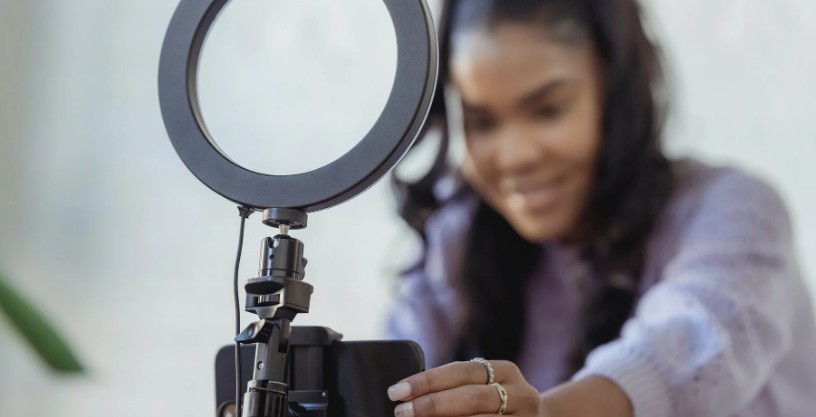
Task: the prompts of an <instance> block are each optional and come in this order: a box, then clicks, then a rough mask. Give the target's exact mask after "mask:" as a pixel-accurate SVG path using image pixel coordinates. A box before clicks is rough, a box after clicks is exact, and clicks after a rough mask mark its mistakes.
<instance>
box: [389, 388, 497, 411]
mask: <svg viewBox="0 0 816 417" xmlns="http://www.w3.org/2000/svg"><path fill="white" fill-rule="evenodd" d="M508 397H509V394H508ZM501 405H502V401H501V397H499V392H498V390H497V389H496V388H495V387H491V386H488V385H467V386H462V387H457V388H453V389H449V390H447V391H442V392H435V393H432V394H428V395H423V396H421V397H419V398H416V399H414V400H412V401H410V402H407V403H403V404H400V405H398V406H397V408H396V409H394V414H395V415H396V416H397V417H459V416H472V415H476V414H495V413H496V412H497V411H498V410H499V407H501ZM507 405H508V409H507V411H505V413H507V414H511V413H512V412H513V411H512V407H511V404H510V402H509V401H508V404H507Z"/></svg>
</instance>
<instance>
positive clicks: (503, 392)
mask: <svg viewBox="0 0 816 417" xmlns="http://www.w3.org/2000/svg"><path fill="white" fill-rule="evenodd" d="M489 385H490V386H491V387H494V388H496V390H497V391H499V398H501V402H502V404H501V407H499V411H496V414H498V415H500V416H501V415H504V413H505V411H507V390H505V389H504V387H503V386H502V385H501V384H499V383H498V382H493V383H491V384H489Z"/></svg>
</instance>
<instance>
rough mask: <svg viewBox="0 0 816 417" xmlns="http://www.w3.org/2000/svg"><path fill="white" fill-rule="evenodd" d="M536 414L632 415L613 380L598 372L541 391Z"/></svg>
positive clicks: (547, 416)
mask: <svg viewBox="0 0 816 417" xmlns="http://www.w3.org/2000/svg"><path fill="white" fill-rule="evenodd" d="M540 407H541V408H540V410H539V416H540V417H633V416H634V412H633V410H632V403H631V402H629V397H627V396H626V393H625V392H623V390H622V389H620V387H618V385H617V384H615V383H614V382H612V381H611V380H609V379H606V378H604V377H599V376H590V377H587V378H584V379H581V380H578V381H574V382H568V383H566V384H563V385H560V386H558V387H556V388H554V389H551V390H549V391H547V392H545V393H543V394H541V405H540Z"/></svg>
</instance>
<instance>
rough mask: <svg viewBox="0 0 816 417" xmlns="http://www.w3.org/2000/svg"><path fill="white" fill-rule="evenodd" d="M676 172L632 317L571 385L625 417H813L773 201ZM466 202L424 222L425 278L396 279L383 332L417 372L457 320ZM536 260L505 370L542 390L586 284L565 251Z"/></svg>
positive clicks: (469, 209) (553, 247)
mask: <svg viewBox="0 0 816 417" xmlns="http://www.w3.org/2000/svg"><path fill="white" fill-rule="evenodd" d="M677 172H678V185H677V188H676V191H675V195H674V196H673V198H672V200H671V201H670V203H669V204H668V206H667V207H666V209H665V211H664V214H663V216H662V218H661V220H660V222H659V224H658V227H657V228H656V230H655V231H654V232H653V235H652V237H651V239H650V242H649V246H648V250H647V258H646V264H645V269H644V274H643V277H642V288H641V289H640V291H641V297H640V298H639V302H638V304H637V308H636V312H635V314H634V316H633V317H632V318H631V319H630V320H629V321H628V322H627V323H626V325H625V326H624V328H623V331H622V334H621V336H620V338H619V339H617V340H615V341H613V342H611V343H609V344H607V345H604V346H601V347H599V348H597V349H595V350H594V351H593V352H592V353H591V354H590V355H589V357H588V358H587V362H586V366H585V367H584V368H583V369H582V370H581V371H580V372H578V373H577V374H576V375H575V376H574V379H580V378H584V377H587V376H590V375H601V376H604V377H607V378H610V379H612V380H613V381H615V382H616V383H617V384H618V385H619V386H620V387H621V388H622V389H623V390H624V391H625V392H626V393H627V394H628V396H629V398H630V399H631V401H632V404H633V405H634V410H635V415H636V416H637V417H669V416H671V417H675V416H678V417H687V416H695V417H730V416H740V417H749V416H750V417H760V416H761V417H765V416H769V417H770V416H791V417H793V416H802V417H804V416H811V417H812V416H816V323H814V314H813V311H812V309H811V304H810V300H809V297H808V291H807V288H806V287H805V285H804V283H803V281H802V279H801V277H800V273H799V270H798V266H797V261H796V257H795V254H794V250H793V247H792V242H791V240H792V239H791V226H790V221H789V219H788V215H787V213H786V210H785V207H784V205H783V203H782V202H781V201H780V199H779V197H778V196H777V194H776V193H775V192H774V191H773V190H772V189H771V188H769V187H768V186H767V185H765V184H764V183H762V182H760V181H758V180H756V179H754V178H751V177H749V176H746V175H745V174H742V173H740V172H738V171H735V170H732V169H725V168H711V167H708V166H705V165H703V164H701V163H698V162H695V161H692V160H684V161H680V162H678V163H677ZM474 206H475V205H474V204H472V203H468V202H463V203H461V204H452V205H448V206H446V207H445V208H444V209H442V210H440V211H439V212H438V213H437V214H436V215H435V216H434V218H432V219H431V221H429V223H428V225H427V235H428V253H427V259H426V266H425V270H424V271H423V272H421V273H416V274H413V275H409V276H407V277H405V280H404V281H403V283H402V286H401V288H400V294H399V298H398V301H397V304H396V307H395V310H394V312H393V314H392V316H391V319H390V321H389V333H390V336H391V337H393V338H400V339H411V340H416V341H417V342H418V343H419V344H420V345H421V346H422V348H423V350H424V351H425V355H426V364H427V366H428V367H429V368H430V367H435V366H438V365H441V364H444V363H446V362H449V361H451V359H452V356H451V355H452V350H453V346H452V345H453V342H454V341H453V340H452V339H453V338H452V337H451V335H452V334H453V333H454V332H455V330H454V329H456V328H457V326H458V324H459V323H461V321H462V319H463V317H462V316H463V314H462V313H463V312H462V303H461V302H460V300H459V298H458V295H457V293H456V292H455V291H454V290H453V287H452V285H451V282H450V279H451V277H452V276H454V274H455V260H456V259H457V257H458V256H459V254H460V253H461V252H460V251H461V250H462V249H463V248H462V247H463V238H464V236H465V233H466V232H467V230H468V228H469V227H470V225H469V221H470V218H471V216H472V213H473V208H474ZM544 252H545V253H546V260H545V261H544V262H542V263H541V267H540V268H538V270H537V271H536V272H535V276H534V277H533V279H532V280H531V282H530V284H529V289H528V291H527V297H528V299H527V306H528V307H527V309H528V315H529V316H528V317H529V319H528V324H527V329H526V339H525V340H526V342H525V345H524V346H523V347H522V351H521V354H520V357H519V360H518V361H517V364H518V366H519V367H520V368H521V370H522V372H523V373H524V376H525V377H526V378H527V380H528V381H529V382H530V383H531V384H532V385H533V386H535V387H537V388H538V389H539V390H540V391H545V390H547V389H549V388H551V387H553V386H554V385H556V384H558V383H559V382H560V381H559V380H560V378H561V376H562V375H563V373H564V372H565V368H564V367H565V366H566V356H567V354H568V349H569V342H570V341H571V340H573V337H572V334H571V333H572V332H573V331H574V329H575V323H576V321H577V320H578V315H579V313H580V310H581V306H582V304H583V302H584V300H585V299H586V293H587V288H588V286H589V285H591V281H590V279H589V275H588V269H587V267H586V265H584V264H583V263H582V262H581V260H580V259H579V257H578V256H577V252H576V250H575V249H573V248H568V247H563V246H559V245H557V244H554V243H551V244H546V250H545V251H544ZM511 401H512V399H511Z"/></svg>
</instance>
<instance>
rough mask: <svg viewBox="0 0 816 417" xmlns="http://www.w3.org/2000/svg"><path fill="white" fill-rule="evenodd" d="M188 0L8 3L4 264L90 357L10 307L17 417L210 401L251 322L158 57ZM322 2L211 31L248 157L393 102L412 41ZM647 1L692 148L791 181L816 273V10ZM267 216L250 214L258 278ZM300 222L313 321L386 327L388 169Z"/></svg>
mask: <svg viewBox="0 0 816 417" xmlns="http://www.w3.org/2000/svg"><path fill="white" fill-rule="evenodd" d="M314 1H315V2H316V1H317V0H314ZM173 3H174V2H172V1H166V0H141V1H138V2H137V1H132V2H121V1H116V2H112V1H103V0H63V1H60V2H46V1H44V0H27V1H26V2H19V1H16V0H0V48H2V49H0V71H1V73H0V265H2V268H3V269H4V270H5V271H7V273H8V274H10V275H11V276H12V278H13V281H14V283H15V284H16V285H17V286H18V287H20V288H21V289H23V290H25V291H26V292H27V293H28V294H29V295H30V296H31V298H32V299H36V300H37V302H38V304H39V305H40V306H41V308H42V309H44V310H45V311H47V312H48V314H49V315H50V316H51V317H52V318H53V320H54V321H56V322H57V323H58V324H59V325H60V327H61V328H62V329H63V331H64V332H65V333H66V334H67V335H68V336H69V337H70V339H71V340H72V341H73V342H74V344H75V345H76V347H77V349H78V350H79V351H80V352H81V354H82V356H83V358H84V360H85V362H86V363H87V364H88V365H89V367H90V369H91V372H90V374H89V375H88V376H86V377H82V378H69V379H65V378H57V377H54V376H53V375H50V374H49V373H48V372H47V371H46V370H45V369H44V368H43V367H42V365H41V364H40V363H39V362H38V361H37V359H36V358H34V357H32V355H31V354H30V353H29V351H28V349H27V348H26V347H25V346H23V344H22V343H21V342H20V341H19V340H18V339H17V338H16V337H15V336H14V335H13V334H12V333H11V332H10V329H9V328H8V326H7V325H6V323H5V322H4V321H3V320H0V415H3V416H5V415H9V416H10V415H52V416H79V415H87V416H108V415H111V414H116V415H118V416H134V417H135V416H144V415H177V416H198V415H212V414H211V413H212V407H213V404H212V403H213V399H212V393H213V375H212V360H213V355H214V353H215V351H216V350H217V349H218V348H219V346H221V345H223V344H225V343H227V342H228V341H229V340H230V338H231V333H232V313H231V308H232V305H231V279H232V276H231V273H232V262H233V256H234V250H235V244H236V239H237V226H238V217H237V213H236V210H235V208H234V206H233V205H232V204H230V203H229V202H227V201H225V200H223V199H222V198H220V197H219V196H217V195H215V194H213V193H212V192H210V191H209V190H208V189H207V188H206V187H204V186H203V185H201V184H200V183H198V182H197V180H196V179H195V178H194V177H193V176H192V175H191V174H190V173H189V172H188V171H187V170H186V168H184V166H183V165H182V163H181V162H180V161H179V160H178V159H177V157H176V155H175V153H174V151H173V149H172V146H171V145H170V142H169V141H168V140H167V137H166V134H165V132H164V129H163V126H162V123H161V116H160V113H159V110H158V104H157V100H158V99H157V92H156V67H157V59H158V55H159V48H160V46H161V40H162V37H163V31H164V29H165V27H166V24H167V22H168V21H169V18H170V15H171V14H172V11H173V8H174V4H173ZM317 3H318V4H317V5H313V3H309V4H303V3H294V2H293V4H291V5H288V6H287V9H286V11H285V13H284V11H277V10H278V9H276V8H275V7H280V6H275V5H271V4H270V2H260V1H259V0H254V1H252V0H243V3H237V2H236V3H235V4H234V5H233V6H231V8H230V9H228V11H227V14H225V15H224V18H223V20H221V21H220V22H219V25H217V26H216V29H215V32H214V33H213V37H212V38H211V43H210V44H209V47H211V49H208V50H207V52H205V56H204V62H203V64H202V79H203V80H202V102H203V103H202V105H203V108H204V112H205V117H206V120H207V123H208V125H209V127H210V130H211V131H212V132H213V134H214V135H215V137H216V138H218V139H219V141H220V143H221V144H222V145H223V146H224V148H225V149H226V151H227V152H228V153H229V154H230V155H231V156H233V157H234V158H235V159H236V160H238V161H240V162H242V163H245V164H247V165H248V166H251V167H253V168H254V167H257V169H259V170H271V171H272V172H275V173H284V172H292V171H294V170H297V169H298V168H302V167H304V166H306V167H311V168H314V167H317V166H319V165H322V164H323V163H325V162H327V161H328V160H331V159H332V158H334V157H336V156H338V155H339V154H340V153H342V152H343V151H344V150H345V149H347V148H348V147H350V146H351V145H352V144H353V143H354V142H355V140H356V139H357V138H358V137H360V135H361V134H362V133H363V132H365V131H366V130H367V128H368V126H369V125H370V124H371V122H372V121H373V119H374V118H376V115H377V114H378V112H379V110H380V109H381V108H382V105H383V103H384V102H385V97H386V95H387V92H388V86H389V80H390V77H392V76H393V71H394V62H393V61H394V59H395V51H394V44H393V42H394V41H393V34H391V33H390V32H389V28H388V25H387V20H385V19H386V17H385V9H384V7H383V6H382V5H380V4H379V3H378V2H372V1H370V0H346V2H344V3H343V7H339V6H337V4H338V3H337V2H336V1H332V0H321V1H319V2H317ZM649 9H650V11H651V12H652V16H653V19H654V21H655V22H657V24H656V26H657V27H658V28H659V29H658V30H657V32H658V34H659V36H660V37H661V38H662V39H663V40H664V41H665V46H666V50H667V54H668V55H669V57H670V59H671V63H672V64H673V66H674V69H675V71H674V76H675V79H676V81H677V84H676V95H677V101H678V105H677V114H678V116H677V118H676V119H675V122H674V124H673V125H672V128H671V134H670V136H671V139H672V149H673V151H674V152H675V153H693V154H697V155H701V156H703V157H705V158H707V159H710V160H713V161H728V162H733V163H737V164H740V165H741V166H745V167H748V168H750V169H752V170H754V171H755V172H758V173H760V174H761V175H763V176H765V177H766V178H768V179H769V180H770V181H772V182H773V183H774V184H775V185H776V186H777V187H778V188H779V189H780V191H781V192H782V194H783V195H784V197H785V199H786V200H787V202H788V203H789V206H790V207H791V211H792V213H793V214H794V218H795V221H796V225H797V232H798V237H797V239H798V245H799V249H800V252H801V259H802V261H803V264H804V266H805V270H806V271H807V272H808V273H809V275H810V276H816V260H814V256H812V255H813V254H814V253H816V218H814V217H813V216H812V214H811V213H814V212H816V191H814V187H813V186H811V185H809V180H810V179H811V178H816V168H815V167H814V165H815V164H816V122H815V121H814V120H816V118H814V117H813V116H812V115H811V114H810V113H812V112H814V110H816V98H815V97H816V80H814V78H812V75H813V74H816V53H814V50H813V45H814V41H816V26H814V25H812V22H813V16H816V6H814V4H813V3H812V2H809V1H805V0H784V1H783V0H780V1H776V2H773V3H769V2H763V1H759V0H752V1H748V0H718V1H717V0H715V1H706V2H703V1H701V0H689V1H684V2H676V1H673V0H651V1H650V4H649ZM281 14H283V17H281ZM372 31H373V33H374V34H375V35H373V36H372V35H370V33H371V32H372ZM359 45H365V47H364V48H363V47H358V46H359ZM209 47H208V48H209ZM324 63H325V64H324ZM265 75H268V77H265ZM281 145H285V146H286V149H287V153H286V154H282V153H281V152H280V151H279V150H280V148H281ZM309 150H312V151H313V152H309ZM273 163H274V164H273ZM268 232H269V230H268V229H266V228H265V227H263V226H261V225H260V224H259V222H258V219H257V218H253V219H252V220H251V221H250V222H249V228H248V234H247V240H246V252H245V256H244V263H243V267H242V273H241V275H242V278H248V277H251V276H252V275H253V270H254V269H255V268H256V261H257V253H256V252H257V242H258V241H259V240H260V239H261V238H262V237H263V236H264V234H265V233H268ZM297 236H298V237H299V238H302V239H303V240H304V241H305V243H306V251H307V257H309V258H310V263H309V267H308V270H309V280H310V281H311V282H312V283H313V284H314V285H315V288H316V293H315V296H314V298H313V304H312V305H313V309H312V313H310V314H309V315H307V316H303V317H301V318H298V320H297V322H298V324H320V325H327V326H330V327H333V328H335V329H336V330H339V331H341V332H343V333H345V334H346V336H347V337H348V338H351V339H363V338H373V337H377V336H378V335H379V334H380V330H381V327H382V324H383V315H384V314H385V312H386V311H387V310H388V305H389V302H390V294H391V290H392V287H393V283H394V279H393V276H394V271H395V270H396V268H397V267H398V265H399V264H400V261H401V259H403V256H402V254H403V253H404V252H405V251H406V248H408V247H410V246H411V240H412V238H411V237H410V235H408V234H406V231H405V229H404V228H403V226H402V225H401V224H400V223H399V221H398V220H397V219H396V217H395V216H394V215H393V202H392V200H391V197H390V192H389V189H388V187H387V184H386V183H381V184H379V185H378V186H376V187H374V188H373V189H372V190H370V191H369V192H368V193H366V194H364V195H362V196H360V197H359V198H357V199H355V200H353V201H352V202H349V203H348V204H345V205H343V206H341V207H338V208H336V209H333V210H329V211H326V212H322V213H318V214H313V215H312V216H311V217H310V227H309V229H308V230H306V231H304V232H302V233H297ZM250 319H251V317H250V316H245V317H244V321H245V322H248V321H249V320H250ZM112 410H115V411H112Z"/></svg>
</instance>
